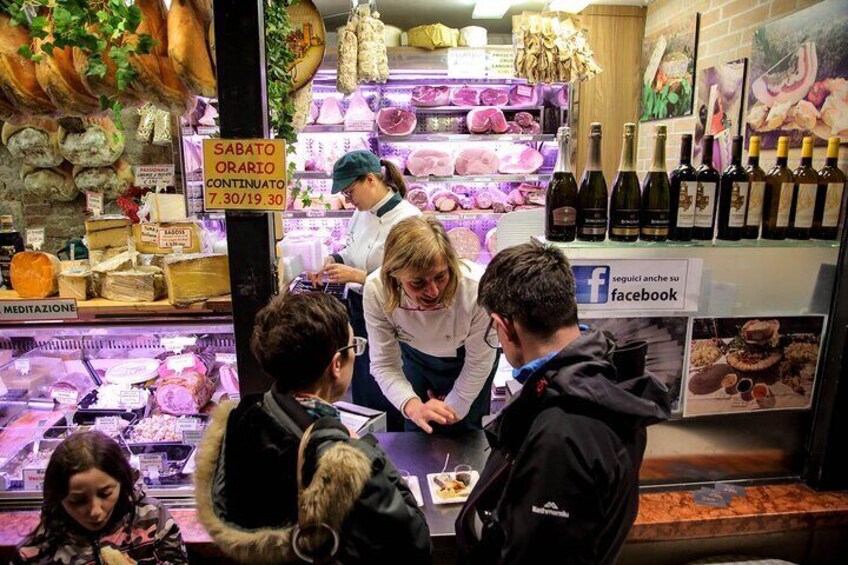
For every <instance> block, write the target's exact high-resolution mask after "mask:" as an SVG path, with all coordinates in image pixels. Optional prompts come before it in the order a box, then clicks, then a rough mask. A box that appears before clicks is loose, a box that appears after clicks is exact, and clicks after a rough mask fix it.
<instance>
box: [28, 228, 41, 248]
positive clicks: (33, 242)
mask: <svg viewBox="0 0 848 565" xmlns="http://www.w3.org/2000/svg"><path fill="white" fill-rule="evenodd" d="M26 242H27V245H29V246H30V247H32V248H33V249H35V250H36V251H38V250H40V249H41V248H42V247H44V228H29V229H27V231H26Z"/></svg>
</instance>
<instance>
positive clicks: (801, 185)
mask: <svg viewBox="0 0 848 565" xmlns="http://www.w3.org/2000/svg"><path fill="white" fill-rule="evenodd" d="M792 174H793V175H795V186H794V190H793V192H792V208H791V209H790V211H789V229H788V230H787V232H786V237H788V238H789V239H810V232H811V231H812V229H813V212H814V211H815V209H816V192H818V189H819V174H818V173H817V172H816V170H815V169H814V168H813V138H812V137H811V136H808V137H805V138H804V141H803V142H802V143H801V164H800V165H799V166H798V168H797V169H795V170H794V171H793V172H792Z"/></svg>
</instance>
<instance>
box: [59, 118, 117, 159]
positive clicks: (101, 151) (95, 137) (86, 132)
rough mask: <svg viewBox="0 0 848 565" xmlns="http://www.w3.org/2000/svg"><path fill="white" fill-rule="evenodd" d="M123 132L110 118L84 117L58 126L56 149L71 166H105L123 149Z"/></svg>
mask: <svg viewBox="0 0 848 565" xmlns="http://www.w3.org/2000/svg"><path fill="white" fill-rule="evenodd" d="M124 141H125V140H124V133H123V132H122V131H121V130H119V129H118V128H117V127H115V124H114V122H112V120H110V119H109V118H85V119H83V120H80V121H78V122H77V123H76V124H74V128H73V131H72V130H70V129H66V128H65V127H60V128H59V150H60V151H61V152H62V156H63V157H65V159H67V160H68V161H70V162H71V163H73V164H74V165H80V166H83V167H105V166H107V165H111V164H112V163H114V162H115V161H117V160H118V159H119V158H120V157H121V154H122V153H123V152H124Z"/></svg>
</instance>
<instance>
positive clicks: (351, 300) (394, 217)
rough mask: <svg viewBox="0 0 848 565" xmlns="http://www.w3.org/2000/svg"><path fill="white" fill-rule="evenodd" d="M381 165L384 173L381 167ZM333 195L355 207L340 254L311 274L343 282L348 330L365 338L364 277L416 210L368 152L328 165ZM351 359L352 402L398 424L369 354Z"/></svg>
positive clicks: (389, 170)
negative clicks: (388, 240)
mask: <svg viewBox="0 0 848 565" xmlns="http://www.w3.org/2000/svg"><path fill="white" fill-rule="evenodd" d="M384 168H385V173H384V172H383V169H384ZM332 192H333V194H338V193H341V194H342V195H344V197H345V199H346V200H347V201H348V202H350V203H351V204H353V205H354V207H355V208H356V211H355V212H354V213H353V217H352V218H351V220H350V224H349V225H348V234H347V244H346V245H345V247H344V249H342V250H341V251H339V253H334V254H333V255H331V256H329V257H327V259H326V260H325V261H324V268H323V269H322V270H321V271H319V272H318V273H316V274H315V275H313V276H312V278H313V281H318V280H321V279H322V278H323V277H324V276H326V277H327V279H328V280H329V281H330V282H332V283H343V284H347V285H348V290H349V292H348V308H349V310H350V323H351V326H353V332H354V334H355V335H357V336H360V337H366V338H367V337H368V336H367V333H366V330H365V315H364V313H363V308H362V287H363V285H364V284H365V279H366V277H367V276H368V275H369V274H370V273H371V272H373V271H375V270H377V269H379V268H380V266H381V265H382V264H383V251H384V249H385V246H386V237H387V236H388V235H389V231H390V230H391V229H392V226H394V225H395V224H396V223H398V222H399V221H401V220H403V219H404V218H409V217H411V216H418V215H420V214H421V211H420V210H419V209H418V208H416V207H415V206H413V205H412V204H410V203H409V202H407V201H406V200H405V199H404V197H405V196H406V183H405V182H404V180H403V175H402V174H401V172H400V171H399V170H398V168H397V167H396V166H395V165H394V164H393V163H392V162H390V161H384V160H379V159H378V158H377V157H376V156H375V155H374V154H373V153H371V152H370V151H362V150H360V151H351V152H350V153H346V154H345V155H343V156H342V157H341V158H340V159H339V160H338V161H336V164H335V165H334V166H333V189H332ZM368 353H369V352H368V350H367V349H366V351H365V354H364V355H361V356H359V357H357V358H356V363H355V365H354V368H353V383H352V385H351V393H352V395H353V401H354V403H356V404H359V405H360V406H367V407H368V408H373V409H375V410H382V411H385V412H386V413H387V418H388V425H389V428H391V429H394V430H399V429H403V417H402V416H401V415H400V412H398V411H397V409H396V408H395V407H394V406H393V405H392V404H391V403H390V402H389V401H388V400H386V397H385V396H383V393H382V391H381V390H380V387H379V386H378V385H377V383H376V382H375V381H374V378H373V377H372V376H371V373H370V370H369V365H370V363H371V361H370V357H369V354H368Z"/></svg>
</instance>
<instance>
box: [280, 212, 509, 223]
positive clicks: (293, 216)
mask: <svg viewBox="0 0 848 565" xmlns="http://www.w3.org/2000/svg"><path fill="white" fill-rule="evenodd" d="M424 214H426V215H428V216H434V217H435V218H436V219H437V220H439V221H452V220H454V221H455V220H468V221H472V220H497V219H498V218H500V217H501V216H503V214H500V213H495V212H490V211H486V210H458V211H455V212H437V211H435V210H428V211H426V212H424ZM351 216H353V210H326V211H325V210H290V211H288V212H283V219H284V220H305V219H315V218H326V219H344V218H350V217H351Z"/></svg>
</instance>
